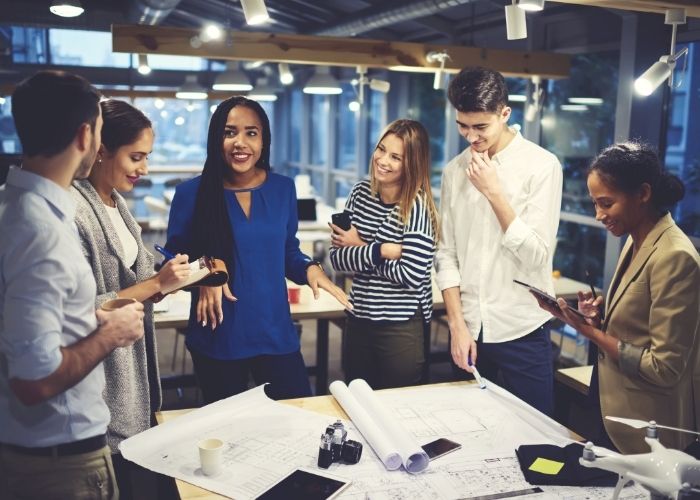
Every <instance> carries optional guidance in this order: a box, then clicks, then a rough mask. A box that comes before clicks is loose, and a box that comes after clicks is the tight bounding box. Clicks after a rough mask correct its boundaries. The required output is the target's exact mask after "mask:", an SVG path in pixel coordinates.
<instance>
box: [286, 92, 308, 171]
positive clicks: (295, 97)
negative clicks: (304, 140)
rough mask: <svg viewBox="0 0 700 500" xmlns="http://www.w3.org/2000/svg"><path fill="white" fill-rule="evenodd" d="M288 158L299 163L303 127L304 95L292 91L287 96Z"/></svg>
mask: <svg viewBox="0 0 700 500" xmlns="http://www.w3.org/2000/svg"><path fill="white" fill-rule="evenodd" d="M288 95H289V104H290V105H289V158H287V160H288V161H290V162H292V163H298V162H300V161H301V132H302V129H303V128H304V127H303V116H304V114H303V112H304V94H302V92H301V89H294V90H292V91H291V92H290V93H289V94H288Z"/></svg>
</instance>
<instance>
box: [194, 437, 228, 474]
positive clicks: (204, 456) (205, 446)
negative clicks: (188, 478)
mask: <svg viewBox="0 0 700 500" xmlns="http://www.w3.org/2000/svg"><path fill="white" fill-rule="evenodd" d="M197 446H198V447H199V461H200V463H201V465H202V473H203V474H204V475H205V476H216V475H217V474H218V473H219V472H221V467H222V465H223V458H224V442H223V441H222V440H221V439H216V438H210V439H203V440H202V441H200V442H199V443H198V444H197Z"/></svg>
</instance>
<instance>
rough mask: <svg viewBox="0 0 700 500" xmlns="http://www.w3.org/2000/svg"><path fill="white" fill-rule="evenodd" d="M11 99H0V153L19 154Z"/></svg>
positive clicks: (19, 148) (19, 149) (19, 147)
mask: <svg viewBox="0 0 700 500" xmlns="http://www.w3.org/2000/svg"><path fill="white" fill-rule="evenodd" d="M11 100H12V98H11V97H9V96H8V97H5V98H4V99H3V98H1V97H0V103H1V104H0V153H2V154H19V153H21V146H20V144H19V137H17V132H16V131H15V122H14V120H13V119H12V112H11V109H12V104H11Z"/></svg>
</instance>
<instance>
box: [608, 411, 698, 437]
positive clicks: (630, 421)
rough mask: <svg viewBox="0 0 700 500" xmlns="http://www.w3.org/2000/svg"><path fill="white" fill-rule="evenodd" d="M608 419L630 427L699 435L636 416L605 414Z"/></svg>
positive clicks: (695, 432)
mask: <svg viewBox="0 0 700 500" xmlns="http://www.w3.org/2000/svg"><path fill="white" fill-rule="evenodd" d="M605 418H607V419H608V420H612V421H613V422H619V423H621V424H625V425H629V426H630V427H634V428H635V429H645V428H646V427H657V428H659V429H670V430H672V431H677V432H685V433H688V434H696V435H698V436H700V432H697V431H690V430H688V429H679V428H678V427H669V426H668V425H660V424H657V423H656V422H654V421H653V420H652V421H651V422H646V421H644V420H638V419H636V418H622V417H609V416H606V417H605Z"/></svg>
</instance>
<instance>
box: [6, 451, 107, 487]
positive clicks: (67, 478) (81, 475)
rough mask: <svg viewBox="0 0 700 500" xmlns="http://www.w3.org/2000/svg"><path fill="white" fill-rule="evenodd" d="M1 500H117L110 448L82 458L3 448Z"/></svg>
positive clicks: (79, 456) (81, 455) (90, 453)
mask: <svg viewBox="0 0 700 500" xmlns="http://www.w3.org/2000/svg"><path fill="white" fill-rule="evenodd" d="M0 498H2V499H3V500H20V499H21V500H24V499H27V500H34V499H41V500H68V499H70V500H117V499H118V498H119V489H118V488H117V482H116V479H115V477H114V469H113V467H112V457H111V452H110V450H109V447H108V446H105V447H104V448H102V449H100V450H97V451H91V452H88V453H81V454H79V455H70V456H61V457H44V456H33V455H26V454H23V453H17V452H16V451H13V450H10V449H8V448H7V447H6V446H1V445H0Z"/></svg>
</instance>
